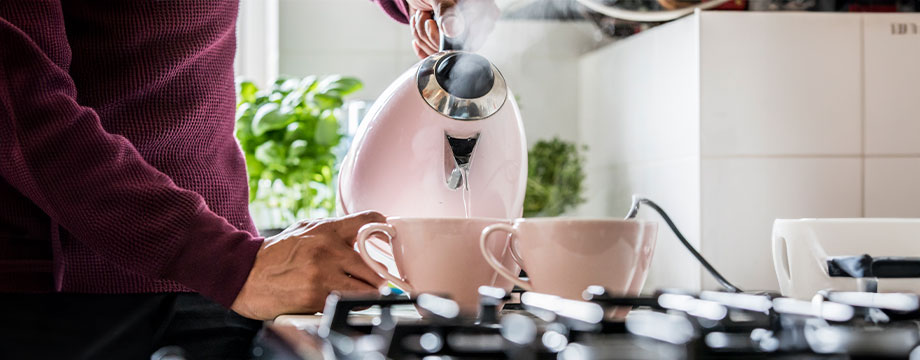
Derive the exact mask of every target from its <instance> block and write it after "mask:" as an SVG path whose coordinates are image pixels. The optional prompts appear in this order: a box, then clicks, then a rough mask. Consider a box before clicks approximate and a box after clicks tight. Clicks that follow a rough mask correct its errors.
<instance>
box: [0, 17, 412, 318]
mask: <svg viewBox="0 0 920 360" xmlns="http://www.w3.org/2000/svg"><path fill="white" fill-rule="evenodd" d="M375 1H377V2H378V3H380V5H381V6H382V7H383V9H384V10H386V11H387V13H389V14H390V15H391V16H393V17H394V18H396V19H397V20H399V21H401V22H405V20H406V11H405V4H404V3H403V0H396V1H395V2H394V1H393V0H375ZM236 15H237V0H209V1H201V0H132V1H120V0H114V1H99V0H70V1H63V2H62V1H60V0H0V292H54V291H59V292H83V293H137V292H173V291H198V292H201V293H202V294H204V295H206V296H209V297H211V298H212V299H215V300H217V301H218V302H220V303H222V304H224V305H229V304H231V303H232V302H233V300H234V299H235V298H236V295H237V293H238V292H239V289H240V288H241V287H242V285H243V283H244V282H245V280H246V277H247V275H248V273H249V270H250V269H251V267H252V263H253V261H254V259H255V255H256V253H257V252H258V250H259V248H260V246H261V244H262V239H261V238H259V237H258V234H257V232H256V230H255V228H254V226H253V224H252V220H251V219H250V217H249V213H248V209H247V205H248V204H247V203H248V187H247V180H246V169H245V162H244V160H243V157H242V155H241V153H240V150H239V146H238V145H237V143H236V141H235V140H234V138H233V125H234V109H235V106H234V101H235V94H234V87H233V56H234V51H235V47H236V39H235V22H236Z"/></svg>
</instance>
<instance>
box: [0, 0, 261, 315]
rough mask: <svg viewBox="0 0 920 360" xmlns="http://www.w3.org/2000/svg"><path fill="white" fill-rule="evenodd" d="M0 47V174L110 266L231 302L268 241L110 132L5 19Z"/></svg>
mask: <svg viewBox="0 0 920 360" xmlns="http://www.w3.org/2000/svg"><path fill="white" fill-rule="evenodd" d="M65 41H66V40H65ZM0 49H2V50H0V176H2V178H3V179H4V180H6V181H7V182H9V183H10V184H11V185H12V186H14V187H15V188H16V189H17V190H19V191H20V192H21V193H22V194H24V195H25V196H27V197H28V198H29V199H31V200H32V201H33V202H34V203H35V204H36V205H38V206H39V207H40V208H41V209H42V210H43V211H45V212H46V213H47V214H48V215H49V216H50V217H51V218H52V219H53V220H54V221H56V222H57V223H59V224H60V225H61V226H62V227H64V228H65V229H67V231H69V232H70V233H72V234H73V235H75V238H77V239H78V240H79V241H83V242H85V243H86V244H87V245H88V246H89V247H91V248H92V249H93V250H95V251H96V252H97V253H98V254H99V255H100V256H102V257H103V258H105V259H106V260H108V261H110V262H112V263H114V264H117V265H119V266H122V267H124V268H127V269H129V270H131V271H134V272H136V273H139V274H142V275H144V276H147V277H150V278H155V279H169V280H175V281H178V282H180V283H182V284H183V285H186V286H188V287H190V288H192V289H194V290H197V291H199V292H201V293H203V294H204V295H206V296H209V297H211V298H213V299H215V300H217V301H219V302H221V303H223V304H225V305H229V304H231V303H232V302H233V300H234V298H235V297H236V295H237V292H238V291H239V289H240V288H241V287H242V286H243V283H244V282H245V281H246V277H247V275H248V273H249V270H250V268H251V267H252V263H253V261H254V259H255V255H256V253H257V252H258V250H259V248H260V246H261V243H262V240H261V239H259V238H253V236H252V235H250V234H249V233H247V232H244V231H240V230H237V229H236V228H235V227H233V226H232V225H231V224H229V223H228V222H227V221H226V220H225V219H223V218H222V217H220V216H217V215H216V214H214V213H213V212H211V211H210V210H209V209H208V208H207V205H206V204H205V203H204V200H203V199H202V198H201V196H199V195H198V194H196V193H194V192H191V191H187V190H185V189H182V188H180V187H178V186H176V185H175V184H174V183H173V182H172V180H171V179H170V178H169V177H168V176H166V175H165V174H163V173H161V172H159V171H157V170H156V169H155V168H154V167H152V166H151V165H149V164H148V163H147V162H146V161H144V159H143V158H142V157H141V155H140V154H139V153H138V152H137V150H136V149H135V148H134V147H133V145H132V144H131V143H130V142H128V141H127V140H126V139H125V138H123V137H121V136H118V135H114V134H110V133H108V132H106V131H105V129H103V128H102V125H101V123H100V121H99V118H98V116H97V115H96V113H95V112H94V111H93V110H92V109H90V108H87V107H83V106H80V105H79V104H78V103H77V101H76V89H75V87H74V84H73V81H72V79H70V77H69V75H68V73H67V71H65V70H64V69H62V68H61V67H59V66H58V65H57V64H55V62H54V61H52V60H51V59H50V58H49V57H48V56H47V55H46V54H45V53H44V52H43V50H42V49H40V48H39V46H38V45H37V44H36V42H35V41H33V40H32V39H31V38H30V36H29V35H28V34H26V33H25V32H23V31H22V29H20V28H19V27H17V26H16V25H14V24H12V23H10V22H9V21H7V20H6V19H4V18H3V17H2V16H0Z"/></svg>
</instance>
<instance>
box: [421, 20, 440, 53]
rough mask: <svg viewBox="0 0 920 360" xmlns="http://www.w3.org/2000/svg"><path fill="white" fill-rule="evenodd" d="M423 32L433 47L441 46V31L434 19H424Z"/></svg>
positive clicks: (438, 47)
mask: <svg viewBox="0 0 920 360" xmlns="http://www.w3.org/2000/svg"><path fill="white" fill-rule="evenodd" d="M425 34H426V35H427V37H428V45H429V46H431V47H432V48H433V49H440V48H441V44H440V42H441V32H440V31H439V30H438V23H436V22H435V21H434V20H428V21H425Z"/></svg>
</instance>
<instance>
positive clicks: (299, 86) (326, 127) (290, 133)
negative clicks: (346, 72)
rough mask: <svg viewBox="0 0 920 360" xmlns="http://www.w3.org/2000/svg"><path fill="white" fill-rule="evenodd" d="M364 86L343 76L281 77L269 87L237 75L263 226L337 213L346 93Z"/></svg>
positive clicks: (239, 130)
mask: <svg viewBox="0 0 920 360" xmlns="http://www.w3.org/2000/svg"><path fill="white" fill-rule="evenodd" d="M361 87H362V84H361V81H359V80H358V79H355V78H352V77H342V76H326V77H316V76H309V77H305V78H283V79H279V80H277V81H275V82H274V84H272V85H271V86H270V87H269V88H268V89H263V90H260V89H259V88H258V87H256V85H255V84H253V83H252V82H249V81H239V82H237V94H238V97H237V109H236V133H235V134H236V138H237V140H238V141H239V143H240V147H241V148H242V150H243V154H244V155H245V157H246V169H247V172H248V174H249V196H250V199H249V200H250V211H251V213H252V214H253V217H254V221H255V222H256V225H257V227H259V228H260V229H281V228H284V227H286V226H287V225H290V224H292V223H294V222H295V221H297V220H299V219H304V218H316V217H326V216H330V215H333V214H334V212H335V177H336V162H337V160H338V159H337V157H336V155H335V153H336V150H338V149H336V147H337V146H339V145H340V144H341V143H342V137H343V135H342V132H341V131H340V126H339V120H338V118H339V116H341V113H342V108H343V106H344V104H345V97H346V96H347V95H349V94H351V93H354V92H355V91H358V90H359V89H361ZM266 232H268V233H271V232H272V231H271V230H268V231H266Z"/></svg>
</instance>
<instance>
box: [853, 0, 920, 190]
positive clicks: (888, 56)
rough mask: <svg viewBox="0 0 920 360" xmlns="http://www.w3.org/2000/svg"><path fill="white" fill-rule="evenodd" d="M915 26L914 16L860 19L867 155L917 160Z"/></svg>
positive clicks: (919, 56) (919, 20) (919, 45)
mask: <svg viewBox="0 0 920 360" xmlns="http://www.w3.org/2000/svg"><path fill="white" fill-rule="evenodd" d="M918 26H920V16H917V15H915V14H889V15H865V16H863V39H864V43H865V47H864V49H865V51H864V52H863V54H864V59H865V67H864V69H865V70H864V71H865V72H864V74H865V84H866V85H865V114H866V117H865V120H866V133H865V135H866V154H867V155H869V156H874V155H915V156H920V33H918V32H917V31H916V30H915V29H917V27H918ZM917 200H920V199H917Z"/></svg>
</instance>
